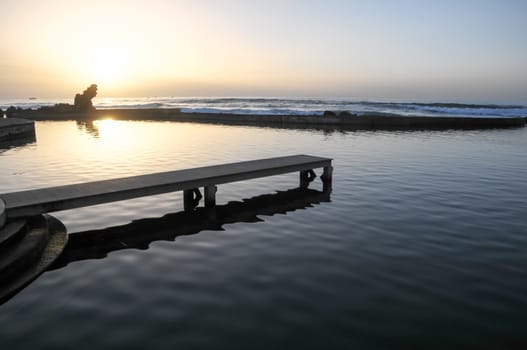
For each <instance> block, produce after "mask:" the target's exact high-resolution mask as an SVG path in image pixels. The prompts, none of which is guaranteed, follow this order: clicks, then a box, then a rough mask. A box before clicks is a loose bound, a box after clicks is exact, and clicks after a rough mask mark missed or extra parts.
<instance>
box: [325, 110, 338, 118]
mask: <svg viewBox="0 0 527 350" xmlns="http://www.w3.org/2000/svg"><path fill="white" fill-rule="evenodd" d="M322 116H324V117H336V116H337V113H335V112H333V111H324V114H323V115H322Z"/></svg>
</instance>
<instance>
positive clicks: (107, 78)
mask: <svg viewBox="0 0 527 350" xmlns="http://www.w3.org/2000/svg"><path fill="white" fill-rule="evenodd" d="M89 65H90V68H91V69H90V77H91V79H92V80H93V81H95V82H97V84H99V85H103V86H106V87H114V88H115V87H117V86H120V85H123V80H124V79H125V77H126V60H125V59H124V57H123V55H121V54H120V53H119V52H117V51H116V50H106V49H104V50H97V51H96V52H94V54H93V56H92V57H91V59H90V62H89Z"/></svg>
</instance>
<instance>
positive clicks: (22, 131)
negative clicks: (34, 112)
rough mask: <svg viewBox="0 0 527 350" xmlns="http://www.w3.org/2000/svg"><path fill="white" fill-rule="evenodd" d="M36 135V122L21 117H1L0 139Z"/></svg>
mask: <svg viewBox="0 0 527 350" xmlns="http://www.w3.org/2000/svg"><path fill="white" fill-rule="evenodd" d="M31 135H35V122H34V121H33V120H26V119H20V118H0V141H6V140H11V139H16V138H20V137H27V136H31Z"/></svg>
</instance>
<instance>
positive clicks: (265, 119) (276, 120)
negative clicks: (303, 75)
mask: <svg viewBox="0 0 527 350" xmlns="http://www.w3.org/2000/svg"><path fill="white" fill-rule="evenodd" d="M14 116H16V117H19V118H27V119H33V120H95V119H104V118H112V119H118V120H160V121H161V120H162V121H179V122H194V123H196V122H197V123H217V124H228V125H257V126H274V127H294V128H302V127H316V128H340V129H350V130H356V129H479V128H511V127H522V126H525V123H526V118H525V116H522V117H500V116H496V117H492V116H485V117H474V116H466V117H463V116H445V117H439V116H405V115H397V114H390V113H380V112H367V113H362V114H360V115H359V114H350V113H339V114H337V113H333V114H331V115H253V114H231V113H186V112H182V111H181V110H180V109H178V108H166V109H165V108H146V109H132V108H128V109H126V108H123V109H101V110H96V111H93V112H89V113H80V112H51V111H50V112H46V111H39V110H21V111H16V113H15V114H14Z"/></svg>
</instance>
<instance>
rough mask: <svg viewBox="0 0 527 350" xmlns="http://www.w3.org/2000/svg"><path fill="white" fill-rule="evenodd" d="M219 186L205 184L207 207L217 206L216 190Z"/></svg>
mask: <svg viewBox="0 0 527 350" xmlns="http://www.w3.org/2000/svg"><path fill="white" fill-rule="evenodd" d="M217 191H218V186H214V185H211V186H205V207H207V208H210V207H214V206H216V192H217Z"/></svg>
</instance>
